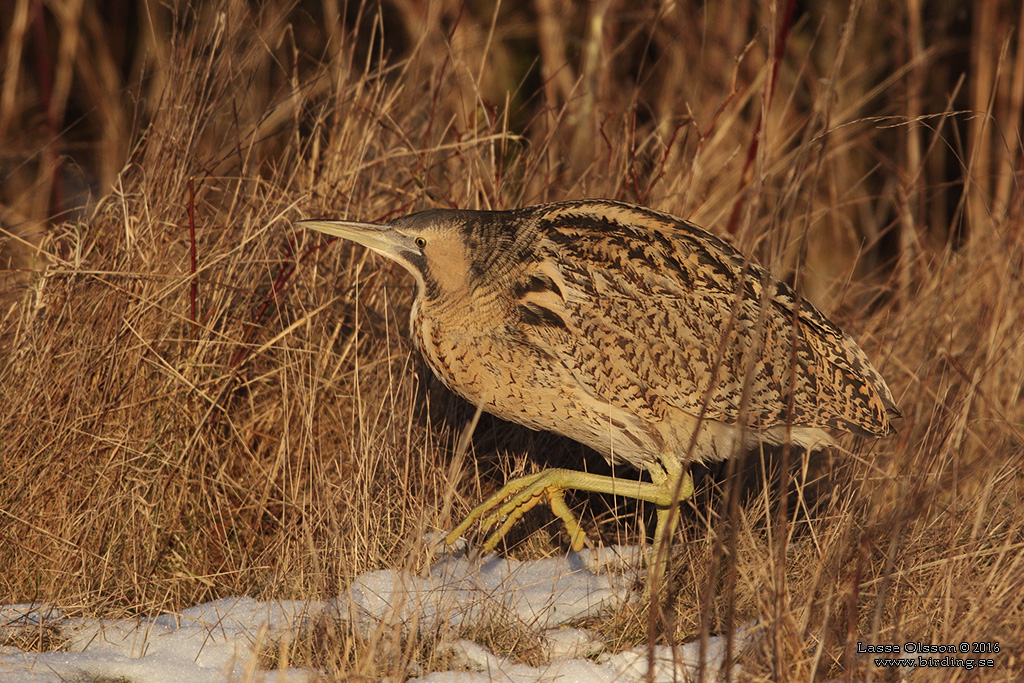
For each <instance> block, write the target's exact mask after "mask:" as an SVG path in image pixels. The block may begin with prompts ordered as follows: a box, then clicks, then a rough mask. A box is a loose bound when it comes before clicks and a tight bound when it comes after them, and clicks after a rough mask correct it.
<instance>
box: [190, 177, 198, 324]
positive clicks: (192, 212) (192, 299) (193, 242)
mask: <svg viewBox="0 0 1024 683" xmlns="http://www.w3.org/2000/svg"><path fill="white" fill-rule="evenodd" d="M188 242H189V250H190V252H191V256H192V263H191V270H190V271H189V273H190V275H191V276H192V283H191V285H189V303H190V311H189V313H190V319H191V320H192V325H193V327H194V326H195V325H196V293H197V292H198V290H199V281H198V279H197V278H196V184H195V176H190V177H189V179H188Z"/></svg>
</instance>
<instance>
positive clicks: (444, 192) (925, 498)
mask: <svg viewBox="0 0 1024 683" xmlns="http://www.w3.org/2000/svg"><path fill="white" fill-rule="evenodd" d="M100 5H102V3H100ZM124 5H125V3H120V4H118V6H119V7H123V6H124ZM127 5H128V9H129V11H128V12H127V13H125V14H124V16H122V17H121V18H120V19H118V20H116V21H114V22H107V23H104V21H103V20H102V17H103V16H104V14H103V13H102V11H101V10H102V8H96V7H94V6H93V3H63V2H56V1H55V0H54V1H50V0H43V1H42V2H30V1H29V0H19V1H18V2H14V3H8V4H7V5H5V8H4V9H2V10H0V12H2V13H3V16H2V23H3V25H5V26H9V27H11V28H10V30H9V31H8V33H7V35H6V39H5V42H4V44H3V53H2V55H3V56H2V57H0V60H2V62H0V64H2V69H3V74H4V77H3V86H2V88H0V139H3V140H5V143H4V146H3V152H2V155H3V156H2V157H0V159H2V161H0V163H2V167H0V168H2V170H3V178H4V183H3V189H2V190H0V201H2V204H3V213H2V220H3V225H2V226H0V227H2V228H3V232H0V268H3V269H4V270H3V271H0V277H3V278H4V279H0V283H2V284H3V286H4V291H3V293H2V294H3V296H2V297H0V306H2V309H0V519H2V521H0V577H2V579H0V582H2V583H0V596H3V600H4V601H10V602H20V601H30V600H37V601H45V602H49V603H52V604H55V605H57V606H59V607H60V608H62V609H64V610H66V611H69V612H71V613H80V614H103V615H107V616H112V615H126V614H128V615H130V614H139V613H147V614H148V613H154V612H157V611H162V610H174V609H178V608H182V607H184V606H188V605H191V604H195V603H196V602H199V601H204V600H209V599H212V598H216V597H222V596H225V595H238V594H247V595H252V596H255V597H259V598H264V599H270V598H292V597H299V598H301V597H320V598H322V597H328V596H332V595H336V594H337V593H339V592H340V591H341V590H343V589H344V587H345V586H346V585H347V583H348V582H349V581H350V580H351V579H352V578H353V577H354V576H356V575H358V574H359V573H361V572H364V571H367V570H370V569H375V568H380V567H397V566H411V567H419V566H422V565H423V563H424V562H425V561H426V559H427V554H426V552H425V550H424V548H423V543H422V538H423V536H424V534H425V533H426V532H428V531H431V530H437V529H444V528H447V527H449V526H450V525H451V523H452V521H453V519H454V518H455V517H457V516H458V515H460V514H462V513H464V512H465V511H466V510H467V509H468V506H470V505H471V504H472V503H473V502H474V501H476V500H477V498H478V497H479V495H480V494H481V492H483V491H485V490H490V489H492V488H493V487H494V486H495V485H496V484H497V483H499V482H500V481H502V480H503V478H504V477H506V476H508V475H509V474H510V473H511V471H512V470H513V469H515V468H517V467H526V468H529V467H535V466H536V465H535V464H534V463H536V462H538V461H544V460H547V461H557V460H558V459H560V458H561V459H565V460H568V461H573V460H576V459H578V457H579V456H580V455H581V454H582V449H580V448H578V447H575V446H573V445H571V444H567V443H566V442H564V441H562V440H558V439H555V438H552V437H548V436H545V435H534V434H532V433H528V432H526V431H525V430H522V429H519V428H517V427H515V426H512V425H506V424H503V423H499V422H497V421H492V420H487V419H485V420H484V421H483V423H482V424H481V427H480V428H479V429H478V430H477V433H476V436H475V439H474V453H475V456H476V457H475V458H474V457H469V458H466V459H464V460H463V459H459V458H454V457H453V452H454V450H455V442H456V440H457V437H458V433H459V431H460V430H461V429H462V426H463V424H464V423H465V422H466V421H467V420H468V419H469V417H470V416H471V411H470V410H468V409H467V407H466V406H465V405H464V404H462V403H461V402H460V401H458V400H456V399H454V398H452V397H451V396H450V395H448V394H447V393H445V392H444V391H442V390H440V389H439V388H438V387H437V385H436V382H434V381H433V380H431V379H430V378H429V376H428V375H427V374H425V373H423V372H422V369H421V366H420V362H419V360H418V358H417V357H416V355H415V354H414V352H413V351H412V349H411V346H410V343H409V340H408V338H407V333H406V329H407V321H406V316H407V312H408V307H409V302H410V295H411V291H410V289H411V287H410V280H409V278H407V277H406V276H405V275H404V274H403V273H401V272H399V271H398V269H396V268H393V267H391V266H389V265H388V264H386V263H383V262H382V261H381V260H380V259H377V258H375V257H372V256H368V255H367V254H366V253H365V252H364V251H362V250H360V249H358V248H355V247H352V246H351V245H348V244H342V243H334V244H331V245H325V244H323V243H322V242H321V241H320V239H319V238H318V237H317V236H316V235H313V234H308V233H304V232H298V231H296V230H294V229H293V228H292V227H291V224H290V221H291V220H293V219H295V218H298V217H302V216H307V215H335V216H338V217H353V218H361V219H377V218H381V217H384V216H391V215H397V214H403V213H407V212H410V211H413V210H417V209H421V208H426V207H430V206H458V207H462V208H506V207H512V206H517V205H525V204H530V203H537V202H542V201H551V200H558V199H564V198H572V197H581V196H605V197H615V198H621V199H626V200H631V201H638V202H642V203H644V204H647V205H650V206H652V207H656V208H659V209H662V210H667V211H671V212H673V213H676V214H677V215H681V216H685V217H689V218H692V219H694V220H695V221H697V222H699V223H702V224H704V225H707V226H708V227H710V228H711V229H713V230H715V231H717V232H719V233H731V234H732V239H734V240H735V241H736V242H737V243H738V244H739V245H740V246H741V247H742V248H743V249H745V250H747V251H748V252H749V253H753V254H756V255H757V257H758V258H759V259H760V260H761V261H762V263H764V264H765V265H768V266H769V267H771V268H772V269H773V270H775V271H776V272H777V273H779V274H782V275H785V276H788V277H790V278H791V279H793V280H794V281H795V282H796V283H797V286H798V287H799V288H800V289H801V290H802V291H803V292H804V293H805V295H807V296H808V297H810V298H811V299H812V300H813V301H814V302H815V303H817V304H819V305H820V306H821V307H822V308H823V309H825V310H826V311H828V312H829V313H830V314H832V315H833V316H834V317H835V318H836V319H837V320H839V321H840V322H841V323H842V324H843V325H844V327H846V328H847V329H848V330H849V331H851V332H852V333H854V334H855V336H857V337H858V338H859V339H860V340H861V341H862V345H863V346H864V347H865V348H866V349H867V351H868V353H869V355H870V356H871V357H872V358H873V359H875V361H876V364H877V365H878V366H879V367H880V369H881V370H882V373H883V375H885V377H886V378H887V379H888V380H889V383H890V386H891V387H892V388H893V390H894V393H895V394H896V396H897V399H898V401H899V403H900V406H901V408H902V410H903V412H904V414H905V416H906V419H905V421H904V424H903V426H902V429H901V432H900V434H899V435H898V436H897V437H895V438H892V439H888V440H885V441H882V442H879V443H858V442H856V441H854V440H849V441H845V442H844V445H845V446H846V448H847V449H849V450H848V451H845V452H843V453H840V454H837V455H835V457H833V458H832V459H831V460H830V461H828V462H821V461H819V462H818V463H816V465H817V468H816V469H813V470H811V471H810V473H809V476H811V475H813V477H812V478H817V477H819V475H822V473H824V478H818V480H817V481H816V483H815V485H814V486H813V487H810V486H806V487H805V486H798V485H796V484H800V481H799V479H800V476H799V475H800V472H801V470H800V469H799V468H798V469H797V470H792V471H791V470H786V472H787V473H789V474H794V473H795V474H796V475H797V476H796V477H795V479H796V484H794V485H793V486H792V487H788V488H794V489H795V490H797V491H798V493H797V494H796V495H794V496H790V497H788V498H786V499H785V504H781V503H780V497H779V495H778V493H777V492H778V491H779V488H778V486H775V485H768V486H765V485H763V484H762V485H761V486H760V487H758V486H754V487H753V489H752V492H751V490H748V491H747V493H746V494H745V495H740V494H739V493H737V490H738V488H737V487H736V486H734V485H733V482H736V481H739V477H737V476H734V477H729V476H727V474H728V473H720V475H719V476H717V477H714V478H707V479H705V480H704V483H705V486H706V488H707V490H708V491H711V490H712V489H714V490H715V491H717V492H715V493H708V494H707V495H705V496H704V497H702V498H699V500H700V501H701V502H700V504H699V505H697V506H696V507H695V508H694V509H692V510H690V511H689V513H688V517H687V520H686V524H685V525H684V528H683V530H682V532H681V533H682V534H683V535H684V537H685V539H686V541H687V545H686V548H685V550H684V551H683V555H682V557H681V558H680V559H679V560H678V561H677V562H676V563H675V568H676V570H677V571H676V575H675V583H674V591H673V593H672V595H671V596H670V597H669V599H668V600H667V601H666V606H665V609H664V610H662V611H660V612H659V611H657V610H656V611H655V612H654V616H653V618H652V619H650V620H649V619H648V618H647V612H646V611H643V610H642V611H640V612H637V613H630V614H620V615H613V616H611V617H608V618H607V619H605V620H601V621H600V622H599V623H596V624H592V626H594V628H596V629H598V630H600V631H602V632H603V633H604V634H605V635H606V636H607V637H608V638H609V640H610V641H611V643H613V644H615V645H619V644H621V645H622V646H626V645H633V644H636V643H642V642H673V641H675V640H678V639H683V638H686V639H690V638H694V637H703V636H706V635H708V634H716V633H721V632H727V631H729V630H730V629H731V628H733V627H734V626H736V625H739V624H741V623H745V622H746V621H748V620H750V619H752V618H758V619H760V620H762V622H763V623H764V624H765V625H766V626H767V637H766V638H765V639H763V640H762V641H761V642H760V644H759V646H758V647H757V648H755V650H754V651H752V652H746V653H743V654H742V658H743V663H744V670H745V672H746V674H745V675H747V676H749V677H750V678H751V679H760V678H763V679H774V680H822V679H824V678H827V677H836V676H839V677H843V676H852V677H854V678H859V679H865V678H867V679H871V678H872V677H875V678H876V679H878V680H885V679H887V677H888V674H886V673H884V672H883V673H874V672H873V670H872V668H871V667H870V666H869V663H868V660H867V659H866V658H864V657H863V656H861V657H858V656H857V655H856V654H854V652H853V648H854V647H855V644H856V642H857V641H862V642H870V643H890V642H896V643H902V642H905V641H908V640H914V641H916V640H920V641H922V642H925V643H948V642H954V643H959V642H964V641H966V642H991V641H998V642H999V643H1000V648H1001V649H1000V653H999V654H997V655H994V658H995V660H996V664H997V667H996V669H995V671H994V672H989V673H983V674H980V679H981V680H1015V679H1016V678H1017V677H1018V676H1019V675H1020V674H1021V672H1022V671H1024V660H1022V658H1021V655H1020V653H1021V652H1022V651H1024V601H1022V598H1021V589H1022V586H1024V529H1022V526H1021V525H1022V522H1024V508H1022V506H1021V504H1020V499H1021V494H1022V489H1024V478H1022V476H1021V467H1022V465H1024V438H1022V432H1024V402H1022V400H1021V398H1022V397H1021V391H1022V386H1024V325H1021V319H1022V315H1024V287H1022V275H1021V273H1022V267H1024V258H1022V257H1024V230H1022V226H1024V218H1022V210H1021V206H1022V202H1024V197H1022V191H1021V185H1020V181H1021V169H1022V149H1024V146H1022V143H1021V121H1022V109H1024V104H1022V103H1024V42H1022V41H1021V39H1020V28H1021V24H1022V16H1021V15H1020V14H1019V13H1018V12H1019V9H1017V7H1018V6H1015V3H1012V2H1009V1H1002V2H999V1H997V2H991V3H976V4H975V5H974V6H970V5H967V4H963V3H958V2H952V1H950V2H937V3H932V4H930V5H929V8H928V11H927V12H925V11H924V9H923V8H922V7H921V4H920V3H915V2H911V3H898V2H890V1H881V2H876V3H860V2H854V3H852V4H851V5H847V4H844V3H839V2H830V3H818V4H816V9H815V13H814V14H802V15H795V16H792V17H787V15H786V7H785V6H777V5H773V4H771V3H761V4H750V3H747V2H740V1H736V2H723V3H708V4H706V5H704V4H700V3H693V5H692V6H691V3H654V2H651V3H643V5H644V6H643V7H642V8H640V7H639V6H634V5H633V4H630V3H623V2H611V1H610V0H599V1H597V2H591V3H586V4H581V5H579V6H577V5H575V4H571V3H564V2H557V1H556V0H538V2H536V3H533V4H532V5H530V6H529V7H526V6H522V7H520V6H517V5H515V4H505V5H502V6H500V8H499V9H498V10H497V11H494V10H493V9H492V8H487V7H485V6H484V5H485V3H465V4H464V3H460V2H456V1H454V0H449V1H446V2H440V3H430V5H431V9H430V10H429V11H428V10H426V9H422V8H421V7H420V4H419V3H413V2H404V1H399V0H394V2H386V3H383V6H382V7H378V6H377V5H376V4H371V5H366V6H364V5H361V4H359V3H356V2H353V3H349V6H348V7H347V8H346V9H345V11H344V12H342V13H341V14H340V15H338V14H337V13H336V12H334V11H333V3H323V5H321V4H317V3H313V2H300V3H298V4H294V5H293V3H288V2H278V3H274V2H271V3H266V4H265V6H264V7H263V8H262V9H260V10H259V11H258V12H257V11H255V10H253V9H252V8H250V7H249V6H248V5H247V4H246V3H242V2H226V3H224V4H223V7H220V8H217V9H214V8H213V7H209V6H207V5H201V4H199V3H191V4H190V3H188V2H183V3H176V6H177V9H176V10H174V11H171V10H168V9H167V8H166V7H165V6H164V5H157V4H154V3H148V2H141V1H140V2H137V3H127ZM325 12H326V14H325ZM965 18H969V19H970V22H969V23H965V22H964V19H965ZM325 27H326V28H325ZM964 27H966V28H964ZM88 193H91V195H90V196H89V197H88V199H87V200H86V199H85V197H86V194H88ZM42 224H45V225H46V226H47V227H46V228H45V230H43V229H40V228H39V227H38V226H40V225H42ZM190 228H194V237H192V233H191V232H190ZM193 253H194V265H193V256H192V254H193ZM46 264H48V266H47V267H46V269H45V270H39V268H40V267H41V266H43V265H46ZM597 466H598V467H599V466H600V465H599V464H598V465H597ZM759 466H760V465H759V462H758V461H757V459H756V458H755V459H753V460H752V461H751V468H752V469H753V470H754V471H756V470H757V469H758V467H759ZM787 476H788V474H787ZM783 485H785V484H783ZM812 490H813V491H815V492H816V495H815V496H814V497H813V500H812V499H811V498H812V496H810V492H811V491H812ZM799 492H807V495H806V496H805V497H804V498H801V497H800V494H799ZM577 502H578V503H587V504H588V507H587V510H588V512H587V514H586V516H585V518H586V520H587V522H586V523H587V524H588V529H589V531H590V532H591V535H592V536H594V537H595V538H596V537H598V536H600V537H601V538H603V539H604V540H606V541H611V540H625V541H629V540H633V541H636V540H637V538H638V536H637V531H638V530H639V529H642V528H643V524H644V523H645V521H646V517H645V516H644V515H645V512H646V511H643V510H640V511H639V512H638V511H637V510H636V508H635V507H629V505H628V504H627V505H625V506H623V505H618V504H617V503H616V502H615V501H608V500H603V499H600V497H591V498H581V499H578V500H577ZM638 515H639V516H638ZM528 519H529V520H530V521H531V522H532V523H533V526H532V528H526V529H523V530H522V533H520V535H518V536H516V537H515V538H518V539H529V541H528V542H524V543H521V544H518V545H513V547H511V548H510V549H509V550H508V551H509V552H510V553H512V554H515V555H517V556H520V557H524V556H538V555H541V554H545V553H558V552H562V545H561V544H562V543H564V539H562V538H561V537H560V536H559V535H558V532H555V531H552V532H551V533H550V534H545V533H543V532H541V533H539V534H537V533H532V532H534V531H536V530H537V529H538V528H540V527H541V526H544V527H545V528H547V525H550V524H551V520H550V516H549V515H545V514H542V513H537V514H534V515H531V516H530V517H529V518H528ZM550 528H551V529H554V528H555V527H554V525H551V526H550ZM520 635H522V634H519V635H516V634H513V635H511V636H510V635H508V634H505V635H501V634H495V633H493V632H489V633H487V634H485V636H483V637H482V640H483V641H485V642H488V643H491V644H495V643H501V642H506V643H511V645H508V646H507V648H506V649H507V650H508V651H509V653H510V654H512V655H514V656H521V657H523V658H524V659H526V660H530V659H531V658H532V657H534V656H535V655H536V650H535V648H534V647H533V646H532V645H531V644H530V643H529V640H530V639H529V638H528V637H525V636H524V637H522V638H520V637H519V636H520ZM520 642H524V643H526V644H527V646H526V650H525V651H524V652H522V653H517V652H516V647H517V645H516V644H517V643H520ZM432 645H433V644H432V643H431V642H430V640H429V639H426V638H423V639H421V638H418V637H411V636H406V635H403V634H401V633H397V632H394V631H390V630H382V631H381V632H378V633H375V634H369V635H367V634H356V633H352V632H350V631H347V630H345V629H344V628H343V627H341V626H339V625H338V624H333V623H322V624H319V625H318V626H317V627H316V628H315V629H313V630H312V632H311V633H309V634H304V635H303V636H302V637H300V638H298V639H296V640H295V641H293V642H290V643H283V644H277V645H276V646H275V648H272V649H271V650H268V653H269V654H268V655H267V656H268V657H269V658H270V659H271V660H273V659H274V657H275V656H276V657H277V658H278V661H281V660H283V659H287V660H288V661H290V662H292V663H295V662H299V663H301V662H310V663H315V664H316V665H318V666H320V667H322V668H323V669H324V671H325V672H327V673H326V675H327V676H329V677H347V678H350V679H359V678H360V677H362V678H365V679H376V678H380V677H391V678H397V679H401V678H402V677H403V676H404V675H406V673H408V672H409V671H411V670H413V668H412V667H414V665H428V666H429V665H430V664H431V663H432V662H433V661H434V659H435V658H436V657H439V656H440V655H436V654H435V653H434V651H433V647H432ZM274 652H277V653H278V654H277V655H274ZM737 655H739V653H737ZM936 675H938V676H939V677H941V678H945V679H947V680H960V679H962V678H966V677H968V676H970V677H971V680H978V679H979V674H978V673H977V672H972V673H967V672H963V671H960V670H944V671H938V672H936V671H935V670H932V671H930V672H918V673H917V674H916V676H912V677H911V678H912V679H913V680H935V676H936Z"/></svg>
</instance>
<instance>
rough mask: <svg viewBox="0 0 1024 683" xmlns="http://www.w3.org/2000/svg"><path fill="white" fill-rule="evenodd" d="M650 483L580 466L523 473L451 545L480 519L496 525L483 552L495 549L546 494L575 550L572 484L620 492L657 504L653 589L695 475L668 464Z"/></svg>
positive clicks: (476, 512)
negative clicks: (569, 502) (570, 499)
mask: <svg viewBox="0 0 1024 683" xmlns="http://www.w3.org/2000/svg"><path fill="white" fill-rule="evenodd" d="M663 462H666V463H669V464H671V463H678V461H677V460H675V458H674V457H672V456H669V457H667V458H665V459H663ZM651 479H652V482H651V483H647V482H642V481H631V480H626V479H619V478H618V477H606V476H603V475H599V474H591V473H589V472H579V471H577V470H565V469H550V470H544V471H542V472H538V473H536V474H529V475H526V476H525V477H519V478H517V479H513V480H512V481H510V482H508V483H507V484H505V486H503V487H502V488H501V490H500V491H498V492H497V493H495V494H494V495H492V496H491V497H490V498H488V499H487V500H485V501H484V502H483V503H481V504H480V505H478V506H476V507H475V508H473V510H472V512H470V513H469V515H468V516H467V517H466V519H465V520H463V521H462V523H461V524H459V525H458V526H457V527H455V528H454V529H453V530H452V531H451V533H450V534H448V537H447V539H446V540H447V542H448V544H449V545H452V544H454V543H455V541H457V540H458V539H459V537H460V536H462V535H463V534H464V533H465V532H466V531H467V530H468V529H469V527H471V526H472V525H473V524H474V523H475V522H477V521H479V522H480V527H481V529H482V530H483V531H485V532H486V531H489V530H490V529H491V528H492V527H495V526H497V529H496V530H495V531H494V532H493V533H492V534H491V535H490V536H489V537H488V538H487V540H486V541H485V542H484V546H483V549H484V552H491V551H492V550H494V548H495V547H496V546H497V545H498V542H499V541H500V540H501V539H502V537H504V536H505V534H506V533H508V530H509V529H511V528H512V526H513V525H514V524H515V523H516V522H517V521H519V519H520V518H521V517H522V516H523V515H524V514H526V512H528V511H529V510H531V509H533V507H534V506H535V505H537V504H538V503H540V502H542V501H543V500H545V499H547V501H548V503H549V504H550V505H551V510H552V511H553V512H554V513H555V514H556V515H558V516H559V517H560V518H561V519H562V521H563V523H564V524H565V528H566V531H568V533H569V538H570V542H571V544H572V548H573V550H580V549H582V547H583V541H584V534H583V530H582V529H581V528H580V525H579V522H578V521H577V520H576V516H575V515H573V513H572V511H571V510H569V506H568V505H566V503H565V497H564V493H565V491H566V490H567V489H576V490H578V491H591V492H593V493H604V494H611V495H615V496H625V497H628V498H636V499H638V500H643V501H646V502H648V503H653V504H654V505H656V506H657V508H658V509H657V525H656V526H655V531H654V545H653V548H652V554H651V557H650V560H649V562H648V565H649V570H648V571H649V575H650V581H651V588H657V587H658V586H660V585H661V580H662V578H663V577H664V575H665V568H666V566H667V564H668V554H669V549H670V548H671V545H672V534H673V532H674V531H675V528H676V525H677V524H678V520H679V513H678V510H674V509H673V506H676V507H678V503H679V501H683V500H686V499H687V498H689V497H690V496H691V495H693V479H692V478H691V477H690V474H689V472H685V473H684V472H683V468H682V465H681V464H675V465H674V466H671V465H670V466H669V468H668V469H667V470H662V469H660V468H659V469H656V470H652V471H651Z"/></svg>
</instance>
